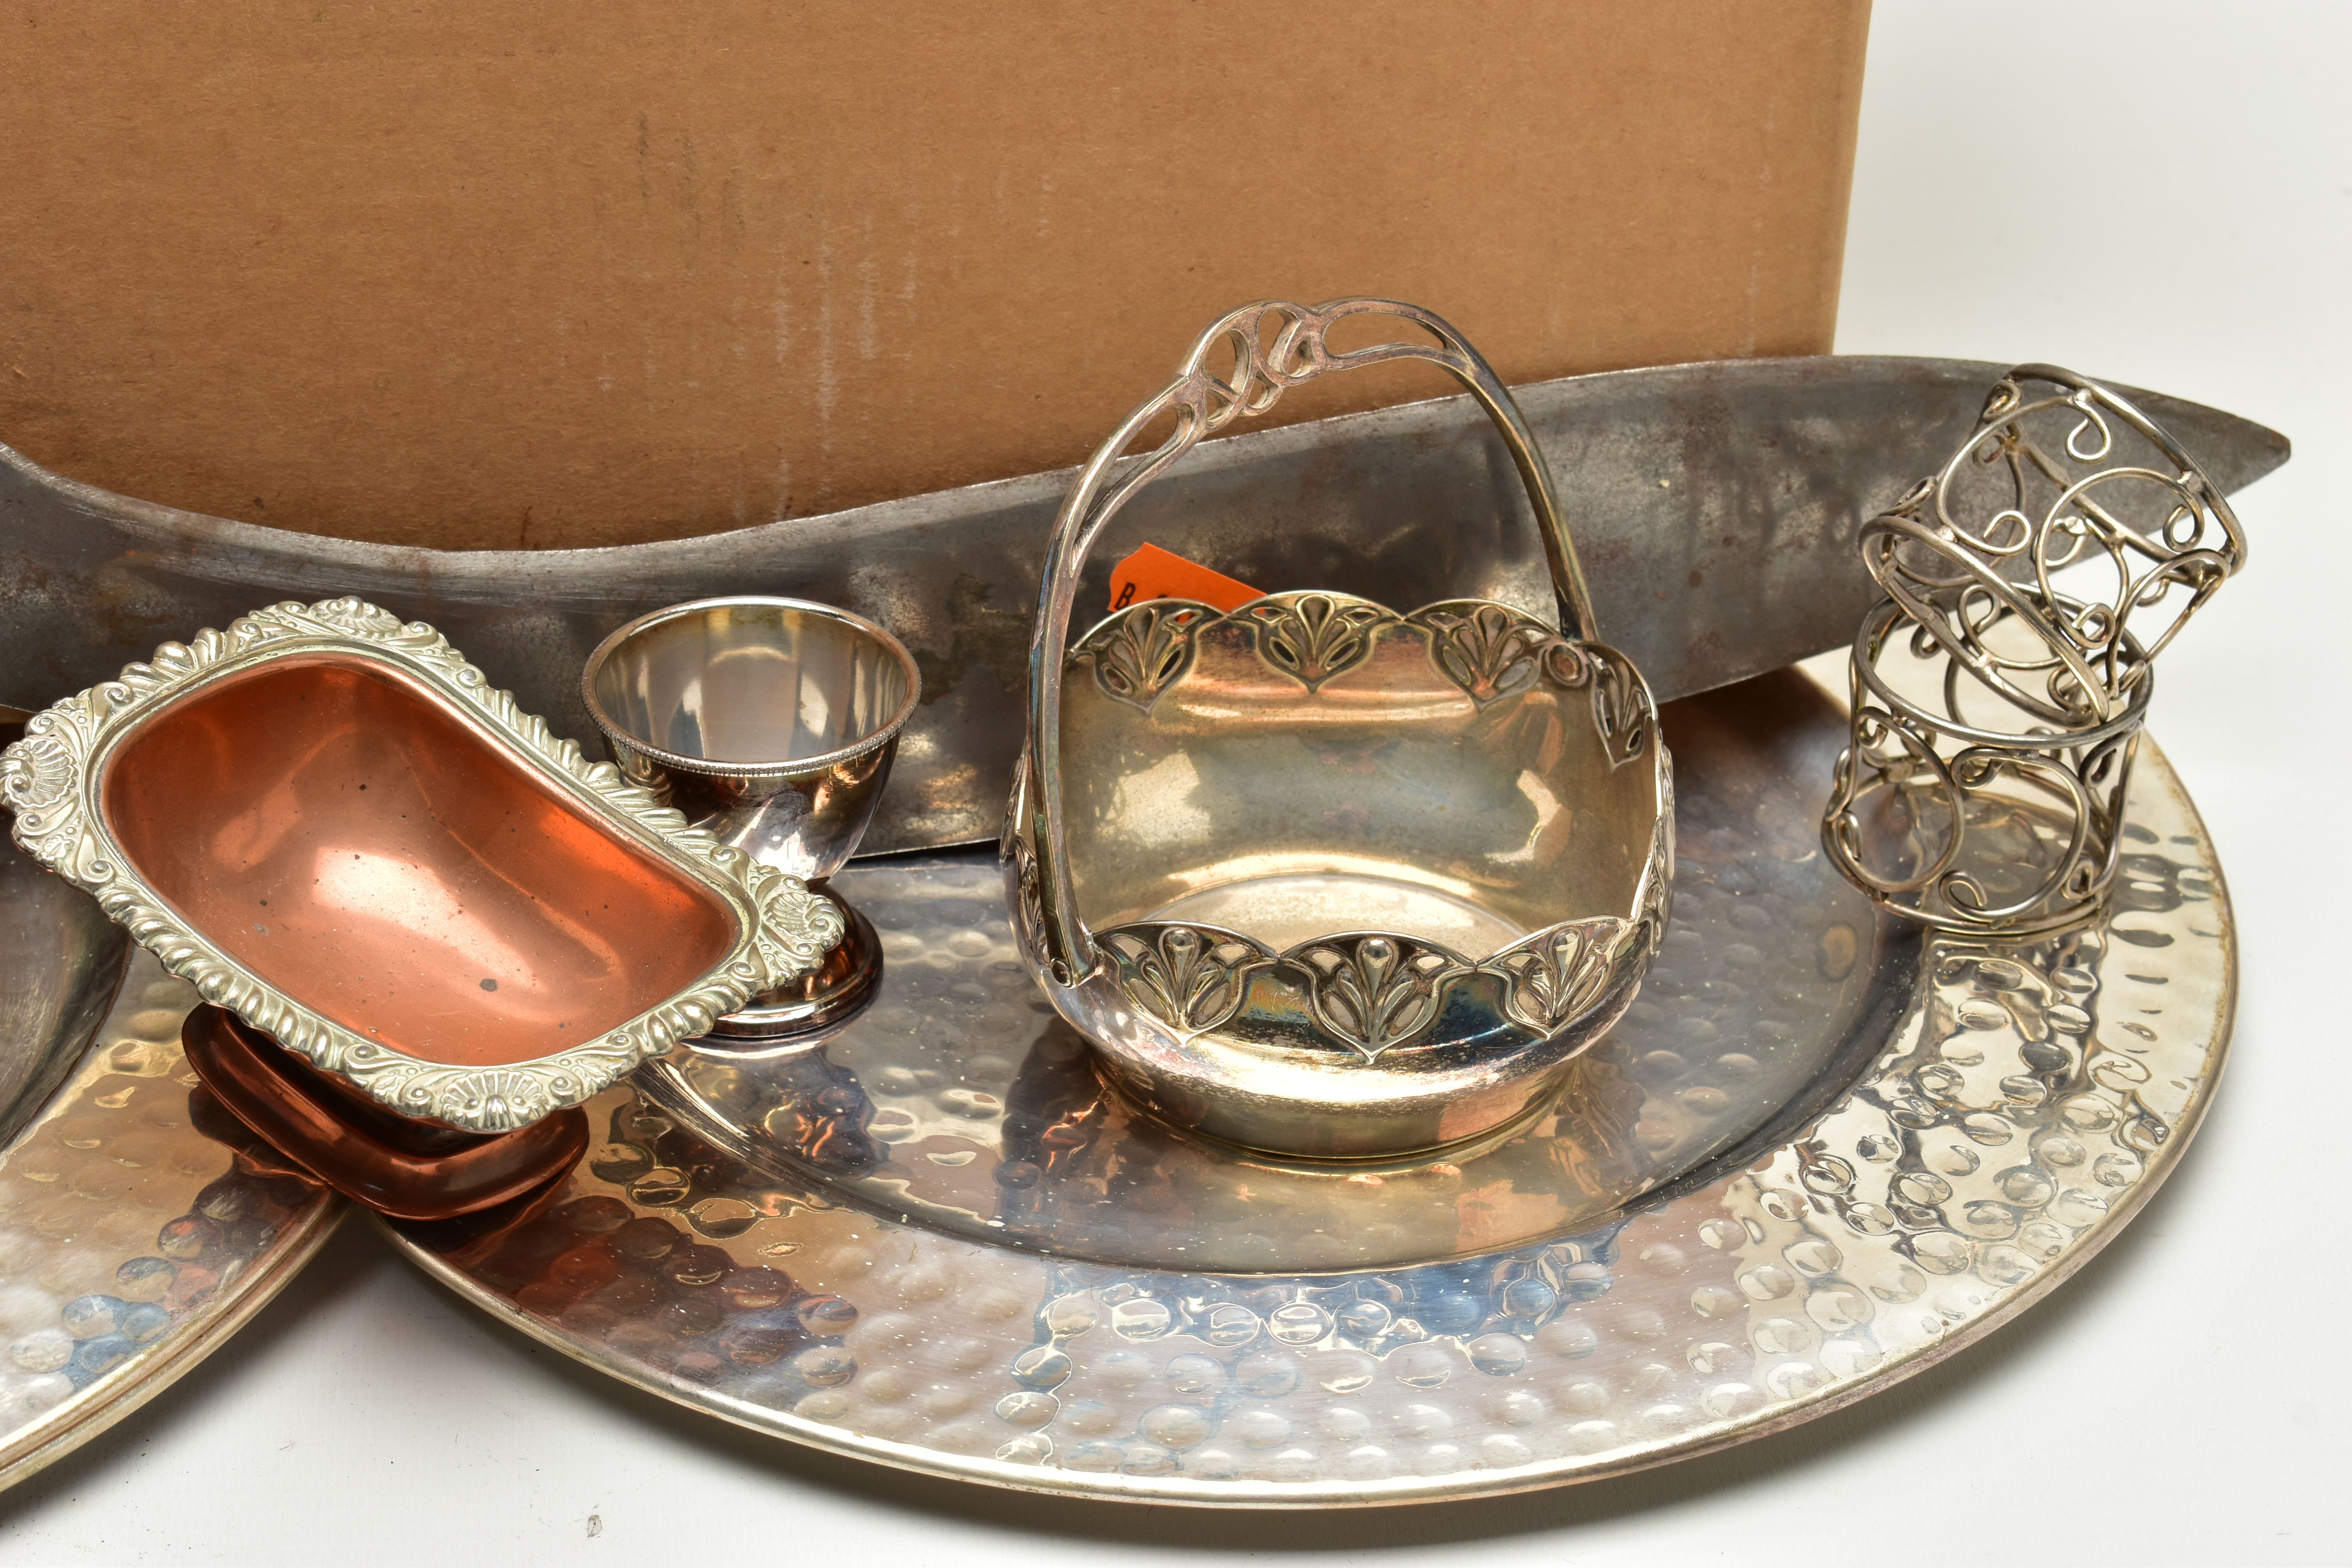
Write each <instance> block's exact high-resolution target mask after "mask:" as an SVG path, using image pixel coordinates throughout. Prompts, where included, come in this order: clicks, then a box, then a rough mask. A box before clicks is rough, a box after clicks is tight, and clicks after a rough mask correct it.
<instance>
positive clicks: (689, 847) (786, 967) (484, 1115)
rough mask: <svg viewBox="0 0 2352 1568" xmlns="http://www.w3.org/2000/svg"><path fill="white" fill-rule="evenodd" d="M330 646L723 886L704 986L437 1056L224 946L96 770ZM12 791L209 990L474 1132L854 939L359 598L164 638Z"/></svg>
mask: <svg viewBox="0 0 2352 1568" xmlns="http://www.w3.org/2000/svg"><path fill="white" fill-rule="evenodd" d="M320 651H339V652H343V653H349V654H356V655H359V656H361V657H362V658H369V659H373V660H375V661H377V662H379V663H382V664H384V665H387V666H389V667H391V668H394V669H396V670H398V671H400V672H401V673H403V674H404V675H406V676H408V677H410V678H412V679H415V680H417V681H418V682H420V683H422V684H423V685H424V686H425V688H426V689H427V690H428V691H429V692H430V693H431V694H432V695H434V696H436V697H437V698H439V699H441V700H444V701H446V703H448V704H449V706H450V707H451V708H452V709H454V710H456V712H457V715H458V716H459V717H460V718H461V719H462V720H463V721H466V722H467V723H468V724H469V725H470V726H472V727H474V728H475V729H477V730H478V731H480V732H481V733H482V734H483V736H484V738H485V739H486V740H488V742H491V743H492V744H493V745H495V746H497V747H498V748H499V749H500V750H501V751H503V752H506V753H507V755H509V757H511V758H513V759H515V760H517V761H519V762H520V763H523V764H524V765H525V766H526V767H528V768H530V770H531V771H532V772H534V773H536V774H537V775H539V776H540V777H541V778H542V779H544V780H546V781H548V782H550V783H552V784H555V785H557V786H558V787H559V788H561V789H562V791H563V792H564V793H565V794H566V795H569V796H570V797H571V798H572V799H573V800H575V801H577V802H579V803H580V804H581V805H583V806H585V807H587V808H588V809H589V810H590V811H591V812H592V813H593V814H594V815H595V816H597V817H598V818H599V819H600V820H602V821H604V823H605V824H607V825H608V826H612V827H614V828H615V829H617V830H619V831H620V832H622V833H623V834H625V836H626V837H628V838H629V839H630V840H631V841H633V842H634V843H635V844H637V845H638V846H640V847H644V848H646V849H647V850H649V851H651V852H652V853H653V854H655V855H656V856H657V857H658V858H661V859H662V860H663V861H665V862H666V863H667V864H668V865H670V866H672V867H674V868H677V869H679V870H682V871H684V872H685V873H687V874H688V876H690V877H692V878H693V879H695V880H696V881H698V883H700V884H701V885H702V886H704V887H705V888H707V889H709V890H710V891H711V892H713V893H715V894H716V895H718V896H719V898H720V899H721V900H723V901H724V902H725V903H726V904H727V906H728V909H729V912H730V914H731V915H732V916H733V917H734V920H735V925H736V938H735V942H734V943H733V944H732V946H731V947H730V950H729V951H728V952H727V953H726V954H725V955H724V956H723V957H722V958H720V959H719V962H718V963H716V964H714V965H713V966H712V967H711V968H710V969H709V971H708V972H706V973H704V974H703V975H702V976H701V978H700V979H698V981H697V982H696V983H695V984H693V985H692V986H690V987H688V989H686V990H684V991H681V992H679V993H677V994H675V995H673V996H671V997H669V998H668V999H667V1000H665V1001H663V1002H661V1003H660V1004H658V1005H656V1006H654V1007H652V1008H649V1009H647V1010H646V1011H645V1012H643V1013H640V1014H638V1015H637V1016H635V1017H633V1018H631V1019H629V1020H628V1021H627V1022H625V1023H624V1024H622V1025H620V1026H617V1027H615V1028H613V1029H610V1030H607V1031H606V1032H605V1033H604V1034H603V1035H600V1036H598V1037H595V1038H593V1039H591V1040H587V1041H583V1043H581V1044H580V1045H577V1046H573V1047H569V1048H567V1049H565V1050H563V1051H561V1052H557V1053H555V1054H552V1055H550V1056H545V1057H539V1058H531V1059H530V1060H526V1061H520V1062H510V1063H504V1064H500V1065H499V1066H496V1067H459V1066H454V1065H451V1064H448V1063H445V1062H434V1061H428V1060H425V1059H424V1058H418V1057H415V1056H411V1055H409V1054H408V1053H406V1052H404V1051H400V1050H396V1049H394V1048H393V1047H390V1046H387V1045H383V1044H382V1043H380V1042H377V1041H373V1040H369V1039H366V1038H363V1037H361V1036H359V1035H356V1034H354V1033H352V1031H351V1030H349V1029H347V1028H345V1027H343V1026H341V1025H339V1024H336V1023H334V1022H333V1021H331V1020H330V1019H328V1018H326V1017H324V1016H320V1014H319V1013H317V1012H315V1011H313V1010H312V1009H310V1007H308V1006H306V1005H304V1004H302V1003H301V1002H300V1001H299V1000H297V999H296V998H294V997H292V996H289V995H288V994H285V993H284V992H282V991H279V990H278V988H276V987H275V986H273V985H271V984H268V982H267V981H264V980H262V979H260V978H259V977H258V976H257V975H255V974H254V973H252V972H251V971H250V970H248V969H247V968H245V967H244V966H243V965H242V964H240V963H237V962H236V960H235V959H233V958H231V957H229V956H228V955H227V954H226V953H225V952H222V951H221V950H220V949H219V948H218V947H217V946H216V945H215V944H214V943H213V942H211V941H210V940H209V939H207V938H206V937H205V934H204V933H203V932H201V931H197V930H195V929H194V927H193V926H192V925H191V924H190V923H189V922H188V921H187V920H186V919H185V917H184V916H183V915H182V914H181V913H180V912H179V911H178V910H175V909H173V907H172V906H171V905H170V904H169V903H168V902H167V901H166V900H164V899H163V898H162V897H161V896H160V895H159V894H158V893H156V892H155V891H154V889H152V888H150V887H149V886H147V884H146V883H145V881H144V880H143V879H142V878H141V877H140V876H139V874H138V873H137V872H136V871H134V870H133V869H131V867H130V866H129V865H128V864H127V862H126V858H125V857H123V856H122V855H121V852H120V848H119V846H118V845H117V844H116V842H115V839H114V837H113V835H112V833H111V832H110V830H109V829H108V827H107V825H106V822H105V819H104V817H103V816H102V815H101V814H100V811H99V809H98V800H97V791H98V781H99V777H100V773H101V772H102V769H103V764H104V763H105V760H106V758H107V756H108V754H109V753H110V752H111V751H112V750H113V748H114V747H115V745H117V744H118V743H119V742H121V740H122V739H123V738H124V737H125V736H127V735H128V734H130V733H131V731H134V730H136V729H137V728H138V727H139V726H140V725H141V724H142V723H143V722H144V721H147V720H148V719H150V718H152V717H153V716H154V715H155V714H156V713H157V712H158V711H160V710H162V709H163V708H164V707H165V706H166V705H168V704H169V703H171V702H172V701H173V700H176V699H178V698H180V697H182V696H184V695H185V694H187V693H188V692H191V691H194V690H195V689H198V688H200V687H202V686H205V685H208V684H210V683H211V682H213V681H215V680H216V679H221V678H222V677H224V676H226V675H229V674H232V673H235V672H236V671H240V670H244V669H248V668H253V667H255V666H256V665H259V664H262V663H266V662H268V661H271V660H274V659H278V658H285V657H287V656H288V655H291V654H296V653H318V652H320ZM0 804H5V805H6V806H7V807H8V808H9V809H10V810H11V811H12V812H14V813H15V816H16V821H15V823H14V825H13V827H12V831H13V833H14V836H15V837H16V843H17V844H18V845H19V846H20V847H22V848H23V849H24V850H25V852H26V854H27V855H30V856H32V857H33V858H35V859H36V860H37V861H39V862H40V863H41V864H42V865H43V866H46V867H47V868H49V869H50V870H52V871H55V872H56V873H58V875H59V876H61V877H63V878H65V879H67V880H68V881H69V882H72V883H73V884H75V885H76V886H77V887H79V888H82V889H85V890H87V891H88V892H89V893H90V894H92V895H93V896H95V897H96V898H97V900H98V901H99V903H100V907H101V908H103V909H104V910H105V911H106V913H107V914H108V916H109V917H110V918H111V919H112V920H114V921H116V922H117V923H119V924H121V925H122V926H124V927H126V928H127V929H128V930H129V931H130V932H131V936H132V937H133V938H134V939H135V940H136V941H138V942H140V943H141V944H142V945H143V946H145V947H146V948H148V949H149V950H150V951H152V952H153V953H154V954H155V956H156V957H157V958H158V959H160V960H162V962H163V967H164V968H165V969H167V970H169V971H170V972H171V973H173V974H176V975H179V976H180V977H182V978H183V979H185V980H187V981H189V982H191V983H192V984H194V985H195V987H196V989H197V990H198V991H199V992H201V993H202V994H204V997H205V1000H206V1001H209V1002H212V1003H215V1004H217V1005H220V1006H223V1007H226V1008H227V1009H229V1010H230V1011H231V1012H233V1013H235V1014H236V1015H237V1016H239V1017H240V1018H242V1019H244V1020H245V1021H246V1022H247V1023H248V1024H250V1025H252V1026H254V1027H256V1028H257V1029H260V1030H262V1031H263V1032H265V1033H267V1034H268V1035H269V1036H270V1037H272V1038H274V1039H276V1040H277V1041H278V1043H279V1044H281V1045H283V1046H285V1047H287V1048H288V1049H289V1050H292V1051H295V1052H297V1053H299V1055H301V1056H303V1057H305V1058H309V1059H310V1061H311V1062H313V1063H315V1064H316V1065H317V1066H319V1067H320V1068H325V1069H327V1070H328V1071H330V1072H334V1073H339V1074H341V1075H342V1076H343V1077H344V1078H347V1079H350V1080H351V1081H352V1083H354V1084H356V1085H358V1086H359V1087H360V1088H361V1089H364V1090H365V1091H366V1092H367V1093H368V1094H370V1095H371V1096H373V1097H374V1098H375V1099H376V1100H380V1101H382V1102H383V1104H384V1105H386V1106H388V1107H389V1108H391V1109H392V1110H395V1111H398V1112H400V1113H401V1114H403V1115H405V1116H414V1117H430V1118H434V1119H436V1120H439V1121H446V1122H448V1123H450V1124H451V1125H453V1126H457V1127H461V1128H465V1129H467V1130H468V1131H476V1132H503V1131H512V1130H513V1129H515V1128H518V1127H523V1126H527V1125H529V1124H530V1123H531V1122H533V1121H538V1120H540V1119H541V1117H544V1116H546V1115H548V1114H550V1113H551V1112H552V1111H555V1110H562V1109H563V1108H564V1107H566V1106H570V1105H577V1104H579V1103H580V1102H581V1101H583V1100H587V1099H589V1098H590V1097H591V1096H593V1095H595V1094H597V1093H599V1092H600V1091H602V1090H603V1089H605V1088H607V1087H609V1086H610V1085H611V1084H613V1083H614V1082H615V1081H617V1080H618V1079H620V1078H621V1077H622V1076H623V1075H625V1074H626V1073H628V1072H629V1071H631V1070H632V1069H634V1068H635V1067H636V1066H637V1065H638V1064H639V1063H641V1062H644V1061H646V1059H648V1058H652V1057H656V1056H658V1055H660V1054H661V1053H662V1052H664V1051H667V1050H668V1049H669V1048H670V1047H672V1046H675V1045H676V1044H677V1042H678V1041H680V1040H682V1039H688V1038H691V1037H695V1036H697V1035H700V1034H704V1033H706V1032H708V1031H709V1028H710V1026H711V1024H712V1021H713V1020H714V1019H716V1018H717V1017H718V1016H719V1015H720V1014H723V1013H727V1012H730V1011H731V1010H733V1009H735V1008H737V1007H740V1006H741V1005H743V1003H744V1002H745V1001H746V1000H748V999H749V998H750V997H751V996H752V995H754V994H758V993H759V992H761V991H764V990H767V989H769V988H771V987H772V986H774V985H777V984H782V982H784V981H787V980H790V979H793V978H795V977H796V976H799V975H802V974H804V973H808V972H809V971H810V970H812V969H814V967H815V966H816V964H817V963H818V961H819V960H820V959H822V958H823V957H824V954H825V953H826V952H829V951H830V950H831V949H832V948H833V946H834V945H835V943H836V942H839V941H840V940H841V937H842V934H843V927H842V920H841V915H840V913H839V911H838V910H835V908H834V906H833V905H832V904H831V903H830V902H829V901H828V900H824V899H823V898H820V897H818V896H816V895H814V894H812V893H811V892H809V890H808V889H807V887H806V885H805V884H804V883H803V882H802V880H801V879H799V878H797V877H793V876H788V875H786V874H785V873H783V872H781V871H777V870H775V869H773V868H770V867H767V866H763V865H761V863H760V862H758V861H756V860H753V859H751V858H750V857H749V856H746V855H744V854H743V853H742V852H741V851H740V850H738V849H735V848H733V847H730V846H728V845H724V844H721V843H719V841H718V840H717V839H716V838H714V837H711V836H710V835H709V834H708V833H705V832H702V831H700V830H699V829H696V828H690V827H688V826H687V825H686V818H685V817H684V816H683V815H681V814H680V813H678V812H677V811H676V810H673V809H672V808H670V807H668V806H667V805H662V804H661V803H660V802H659V800H658V799H657V798H656V796H655V795H653V794H652V793H651V792H650V791H647V790H645V789H641V788H638V787H636V786H635V785H633V784H628V783H626V782H625V781H624V780H623V779H622V777H621V774H620V772H619V770H617V769H616V768H614V766H613V765H612V764H611V763H591V762H589V761H588V759H587V758H586V756H585V755H584V754H583V752H581V750H580V746H579V743H578V742H573V741H570V740H564V739H561V738H559V737H557V736H556V735H555V734H554V733H553V732H552V731H550V730H549V728H548V725H547V721H546V720H544V719H542V718H541V717H539V716H538V715H536V714H531V713H525V712H523V711H521V710H520V708H519V707H518V706H517V705H516V703H515V700H514V695H513V693H511V692H509V691H503V690H499V689H495V688H493V687H491V686H490V684H489V682H488V679H487V678H486V677H485V676H484V675H483V674H482V672H481V671H480V670H479V669H478V668H475V667H474V666H473V665H471V664H469V663H467V661H466V658H465V656H464V655H462V654H461V653H459V652H458V651H457V649H456V648H454V647H451V646H450V645H449V642H448V639H447V638H446V637H442V636H441V634H440V633H439V632H437V631H436V630H434V629H433V627H431V626H427V625H425V623H424V622H422V621H408V622H404V621H402V620H401V619H400V617H399V616H394V615H393V614H392V613H391V612H390V611H388V610H384V609H381V608H379V607H377V606H376V605H371V604H368V603H367V602H365V601H364V600H361V599H356V598H339V599H327V600H321V601H320V602H319V603H317V604H313V605H302V604H299V603H296V602H293V601H290V600H289V601H288V602H286V603H283V604H278V605H271V606H269V607H268V608H267V609H261V610H256V611H254V612H253V613H252V614H250V615H247V616H239V617H238V618H237V619H236V620H235V621H232V622H231V623H229V626H228V629H227V630H226V631H225V632H223V631H215V630H213V629H211V628H209V627H208V628H206V629H205V630H203V631H201V632H198V633H197V634H196V635H195V637H194V638H192V639H190V640H189V641H188V642H186V643H177V642H169V643H165V644H163V646H162V647H158V648H157V649H156V650H155V653H154V656H153V658H152V659H150V660H147V661H145V662H142V663H137V664H132V665H130V666H127V667H126V668H124V669H123V671H122V674H121V677H120V678H119V679H115V680H111V681H107V682H105V683H103V684H101V685H98V686H93V687H91V688H90V689H88V690H86V691H81V692H78V693H76V694H75V695H73V696H71V697H68V698H66V699H64V700H61V701H58V702H57V703H55V704H53V705H51V706H50V707H48V708H47V709H45V710H42V711H41V712H38V713H37V714H35V715H34V716H33V717H32V718H31V719H30V720H28V721H26V725H25V735H24V739H22V740H20V741H18V742H16V743H15V744H13V745H11V746H9V747H8V748H7V749H6V750H5V752H0Z"/></svg>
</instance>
